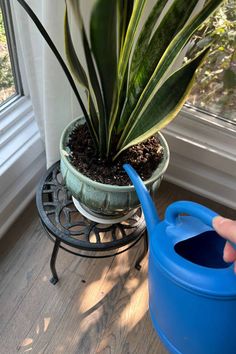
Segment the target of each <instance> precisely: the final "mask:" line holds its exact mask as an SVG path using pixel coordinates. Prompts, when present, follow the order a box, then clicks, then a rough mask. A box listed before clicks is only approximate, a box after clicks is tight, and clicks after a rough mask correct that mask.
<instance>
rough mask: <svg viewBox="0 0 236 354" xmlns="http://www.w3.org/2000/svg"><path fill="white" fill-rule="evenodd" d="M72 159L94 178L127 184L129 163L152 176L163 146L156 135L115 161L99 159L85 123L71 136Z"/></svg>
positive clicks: (146, 175)
mask: <svg viewBox="0 0 236 354" xmlns="http://www.w3.org/2000/svg"><path fill="white" fill-rule="evenodd" d="M68 147H69V148H70V151H71V153H70V156H69V157H70V161H71V163H72V164H73V165H74V166H75V167H76V168H77V169H78V171H79V172H80V173H82V174H84V175H85V176H87V177H89V178H91V179H92V180H94V181H97V182H100V183H105V184H112V185H119V186H127V185H130V184H131V182H130V179H129V177H128V175H127V174H126V172H125V171H124V169H123V167H122V166H123V164H124V163H129V164H130V165H132V166H133V168H134V169H135V170H136V171H137V172H138V174H139V175H140V177H141V178H142V180H144V181H145V180H147V179H148V178H150V177H151V175H152V173H153V171H154V170H155V169H156V168H157V166H158V165H159V163H160V161H161V160H162V158H163V147H162V146H161V144H160V142H159V140H158V138H156V137H155V136H153V137H151V138H149V139H147V140H146V141H144V142H142V143H141V144H138V145H135V146H132V147H130V148H128V149H127V150H125V151H124V152H122V153H121V154H120V156H119V157H118V158H117V159H116V160H115V161H114V162H111V161H106V160H103V159H98V158H97V157H96V155H95V149H94V146H93V141H92V139H91V137H90V133H89V131H88V129H87V126H86V125H78V126H77V127H75V129H74V130H73V131H72V132H71V134H70V136H69V142H68Z"/></svg>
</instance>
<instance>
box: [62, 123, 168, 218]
mask: <svg viewBox="0 0 236 354" xmlns="http://www.w3.org/2000/svg"><path fill="white" fill-rule="evenodd" d="M84 122H85V121H84V118H77V119H75V120H74V121H72V122H71V123H70V124H68V126H67V127H66V128H65V130H64V132H63V133H62V137H61V141H60V154H61V173H62V176H63V179H64V181H65V183H66V186H67V188H68V189H69V190H70V191H71V193H72V196H73V197H74V198H75V199H77V200H78V201H79V203H80V205H82V206H83V208H84V209H85V210H88V211H89V213H92V214H95V215H100V216H101V217H109V218H110V219H112V218H115V219H116V218H120V217H122V216H125V215H126V214H128V213H130V211H131V210H133V209H136V208H137V207H139V206H140V202H139V200H138V197H137V195H136V192H135V189H134V187H133V185H130V186H114V185H109V184H103V183H99V182H96V181H93V180H92V179H90V178H88V177H86V176H85V175H83V174H82V173H80V172H79V171H78V170H77V169H76V168H75V167H74V166H73V165H72V164H71V162H70V158H69V153H70V149H69V147H68V146H67V143H68V140H69V136H70V133H71V132H72V131H73V129H74V128H75V127H76V126H77V125H78V124H84ZM157 135H158V138H159V140H160V142H161V144H162V146H163V147H164V156H163V159H162V161H161V163H160V164H159V166H158V168H157V169H156V170H155V171H154V172H153V174H152V176H151V177H150V178H149V179H148V180H146V181H145V185H146V187H147V189H148V190H149V191H150V193H151V194H153V193H155V192H156V190H157V188H158V187H159V185H160V183H161V179H162V177H163V174H164V172H165V171H166V169H167V166H168V163H169V148H168V145H167V142H166V140H165V138H164V137H163V135H162V134H160V133H158V134H157Z"/></svg>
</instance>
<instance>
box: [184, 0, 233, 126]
mask: <svg viewBox="0 0 236 354" xmlns="http://www.w3.org/2000/svg"><path fill="white" fill-rule="evenodd" d="M210 33H211V34H210ZM210 37H213V38H214V44H213V45H212V46H211V50H210V52H209V54H208V56H207V58H206V60H205V63H204V65H203V66H202V67H201V68H200V69H199V72H198V75H197V78H196V83H195V85H194V87H193V89H192V92H191V95H190V97H189V102H190V103H191V104H193V105H195V106H197V107H199V108H202V109H204V110H207V111H211V112H212V113H215V114H217V115H219V116H223V117H225V118H227V119H229V120H231V121H235V122H236V0H226V1H225V3H224V5H223V6H221V7H220V9H219V10H218V11H217V13H216V14H215V15H214V16H212V17H211V18H209V19H208V20H207V21H206V22H205V23H204V25H203V26H202V27H201V28H200V29H199V31H198V32H197V34H196V36H195V41H196V43H195V45H194V46H193V48H192V50H191V51H190V53H189V56H190V57H191V56H194V52H195V50H197V49H198V50H199V48H201V47H204V46H205V45H206V42H207V41H208V40H209V39H210Z"/></svg>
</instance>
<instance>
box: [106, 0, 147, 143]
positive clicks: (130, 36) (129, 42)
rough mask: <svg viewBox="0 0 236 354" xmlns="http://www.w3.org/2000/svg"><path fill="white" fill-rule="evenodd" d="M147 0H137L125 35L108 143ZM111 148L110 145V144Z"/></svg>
mask: <svg viewBox="0 0 236 354" xmlns="http://www.w3.org/2000/svg"><path fill="white" fill-rule="evenodd" d="M146 1H147V0H135V1H134V6H133V11H132V15H131V18H130V21H129V25H128V29H127V32H126V36H125V42H124V45H123V48H122V51H121V54H120V58H119V64H118V92H117V95H116V97H115V99H114V102H113V107H112V113H111V119H110V122H109V127H108V134H109V137H108V139H109V140H108V145H110V143H111V134H112V130H113V128H114V125H115V122H116V120H117V119H118V117H119V111H120V107H121V102H122V100H123V92H124V89H125V87H124V86H125V82H126V78H127V70H128V63H129V58H130V53H131V50H132V47H133V43H134V39H135V35H136V31H137V27H138V24H139V20H140V17H141V14H142V11H143V8H144V5H145V3H146ZM108 148H109V146H108Z"/></svg>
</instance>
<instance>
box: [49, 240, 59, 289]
mask: <svg viewBox="0 0 236 354" xmlns="http://www.w3.org/2000/svg"><path fill="white" fill-rule="evenodd" d="M59 246H60V241H58V240H56V241H55V244H54V247H53V251H52V256H51V261H50V268H51V272H52V278H51V279H50V282H51V283H52V284H53V285H55V284H56V283H57V282H58V280H59V279H58V275H57V271H56V259H57V254H58V250H59Z"/></svg>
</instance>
